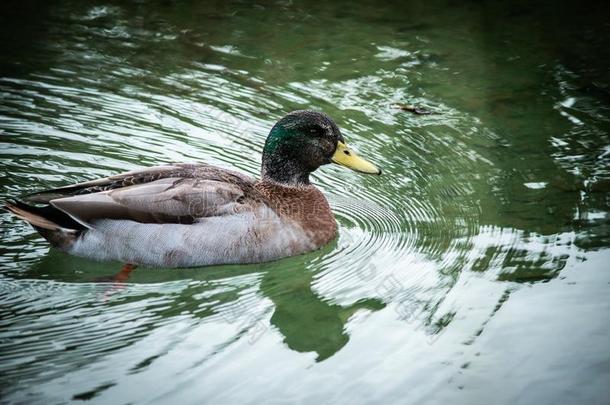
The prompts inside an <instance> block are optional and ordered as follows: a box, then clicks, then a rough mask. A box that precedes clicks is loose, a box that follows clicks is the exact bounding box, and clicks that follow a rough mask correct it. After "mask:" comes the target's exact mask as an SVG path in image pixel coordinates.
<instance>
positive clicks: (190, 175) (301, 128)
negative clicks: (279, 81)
mask: <svg viewBox="0 0 610 405" xmlns="http://www.w3.org/2000/svg"><path fill="white" fill-rule="evenodd" d="M331 162H332V163H337V164H339V165H343V166H346V167H348V168H351V169H353V170H356V171H358V172H361V173H369V174H381V170H379V169H378V168H377V167H375V166H374V165H373V164H372V163H369V162H368V161H366V160H364V159H362V158H360V157H358V156H357V155H356V154H355V153H354V152H353V151H352V150H350V149H349V148H348V146H347V145H346V143H345V140H344V139H343V136H342V135H341V132H340V130H339V128H338V127H337V125H336V124H335V123H334V122H333V120H332V119H331V118H330V117H329V116H328V115H326V114H324V113H321V112H315V111H294V112H291V113H289V114H288V115H286V116H284V117H283V118H282V119H280V120H279V121H278V122H277V123H276V124H275V125H274V126H273V128H272V129H271V131H270V133H269V135H268V137H267V140H266V142H265V145H264V148H263V156H262V165H261V178H260V180H255V179H253V178H251V177H249V176H246V175H244V174H241V173H239V172H236V171H233V170H227V169H223V168H220V167H215V166H212V165H208V164H205V163H194V164H193V163H178V164H169V165H165V166H156V167H149V168H145V169H141V170H135V171H131V172H127V173H122V174H118V175H115V176H110V177H106V178H103V179H99V180H93V181H88V182H84V183H79V184H75V185H70V186H65V187H60V188H56V189H52V190H46V191H42V192H38V193H34V194H30V195H28V196H26V197H24V198H23V199H22V201H14V202H10V203H7V204H6V205H5V208H6V209H7V210H9V211H10V212H12V213H13V214H14V215H16V216H17V217H19V218H21V219H23V220H25V221H27V222H29V223H30V224H31V225H32V226H33V227H34V228H35V229H36V230H37V231H38V232H39V233H40V234H41V235H42V236H43V237H44V238H45V239H46V240H47V241H49V242H50V244H51V245H53V246H54V247H56V248H58V249H60V250H63V251H64V252H67V253H69V254H73V255H76V256H82V257H87V258H90V259H95V260H117V261H121V262H124V263H129V264H133V265H148V266H162V267H191V266H204V265H213V264H239V263H258V262H265V261H271V260H276V259H280V258H282V257H287V256H293V255H298V254H302V253H305V252H309V251H312V250H315V249H318V248H320V247H322V246H324V245H325V244H327V243H329V242H330V241H331V240H333V239H334V238H335V235H336V232H337V224H336V222H335V218H334V216H333V214H332V212H331V209H330V206H329V204H328V201H327V200H326V198H325V197H324V195H323V194H322V192H320V190H318V189H317V188H316V187H315V186H314V185H312V184H311V183H310V181H309V175H310V174H311V173H312V172H313V171H315V170H316V169H318V168H319V167H320V166H322V165H325V164H328V163H331ZM32 204H36V205H32Z"/></svg>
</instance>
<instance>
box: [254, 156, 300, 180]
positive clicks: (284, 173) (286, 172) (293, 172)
mask: <svg viewBox="0 0 610 405" xmlns="http://www.w3.org/2000/svg"><path fill="white" fill-rule="evenodd" d="M310 174H311V172H310V171H309V170H307V169H306V168H304V167H301V166H300V165H299V163H298V162H297V161H294V160H284V159H278V158H274V157H273V156H265V157H264V158H263V164H262V167H261V179H262V180H263V181H271V182H274V183H278V184H281V185H285V186H289V187H290V186H292V187H298V186H307V185H309V184H310V183H309V175H310Z"/></svg>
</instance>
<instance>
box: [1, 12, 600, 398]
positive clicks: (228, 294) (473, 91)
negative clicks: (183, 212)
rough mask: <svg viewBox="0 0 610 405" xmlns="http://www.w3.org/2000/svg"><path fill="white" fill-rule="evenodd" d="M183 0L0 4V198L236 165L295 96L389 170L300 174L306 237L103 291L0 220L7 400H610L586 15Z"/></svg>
mask: <svg viewBox="0 0 610 405" xmlns="http://www.w3.org/2000/svg"><path fill="white" fill-rule="evenodd" d="M205 3H206V4H200V3H199V2H188V1H176V2H173V1H139V2H131V3H129V4H123V3H122V2H118V1H107V2H97V1H90V0H85V1H58V2H44V3H43V2H39V3H35V2H30V1H22V2H19V4H11V5H7V4H3V5H2V6H0V12H1V16H2V17H1V21H0V22H1V24H0V41H1V43H2V52H1V53H0V100H1V105H0V142H1V143H0V154H1V162H2V164H1V166H0V171H1V174H2V176H1V177H0V183H1V185H2V188H1V190H2V191H1V195H0V199H2V200H4V199H6V198H8V197H14V196H17V195H20V194H23V193H28V192H32V191H34V190H37V189H40V188H48V187H54V186H60V185H64V184H68V183H70V182H77V181H84V180H89V179H94V178H97V177H100V176H106V175H110V174H113V173H117V172H121V171H125V170H129V169H133V168H136V167H140V166H147V165H154V164H159V163H164V162H172V161H205V162H209V163H213V164H217V165H220V166H224V167H227V168H231V169H237V170H240V171H243V172H245V173H248V174H250V175H253V176H256V175H257V174H258V170H259V161H260V156H261V148H262V145H263V142H264V139H265V137H266V135H267V133H268V131H269V129H270V128H271V126H272V125H273V123H274V122H275V121H276V120H277V119H278V118H279V117H280V116H282V115H283V114H284V113H286V112H289V111H291V110H295V109H303V108H313V109H319V110H323V111H325V112H327V113H328V114H330V115H331V116H332V117H333V118H334V119H335V120H336V122H337V123H338V124H339V126H340V127H341V128H342V130H343V133H344V135H345V137H346V138H347V139H348V141H349V142H350V143H351V144H352V145H353V146H355V147H356V148H357V149H358V150H359V152H360V153H361V154H362V155H363V156H365V157H367V158H369V159H370V160H371V161H373V162H375V163H377V164H378V165H379V166H380V167H381V168H383V170H384V176H381V177H366V176H360V175H358V174H356V173H353V172H349V171H346V170H343V169H341V168H339V167H324V168H322V169H321V170H319V171H318V172H317V173H316V174H315V176H314V177H315V183H316V184H317V185H318V186H319V187H320V188H321V189H322V190H323V191H324V192H325V194H326V195H327V196H328V199H329V201H330V202H331V205H332V207H333V210H334V212H335V215H336V217H337V220H338V223H339V237H338V238H337V240H336V241H335V242H333V243H332V244H330V245H329V246H327V247H325V248H323V249H321V250H320V251H317V252H313V253H310V254H307V255H303V256H299V257H293V258H288V259H285V260H280V261H277V262H273V263H266V264H260V265H247V266H220V267H211V268H199V269H147V268H138V269H137V270H136V271H135V272H134V273H133V274H132V275H131V277H130V279H129V280H128V282H127V283H125V284H123V285H117V284H112V283H108V282H104V278H105V277H106V278H107V277H108V276H111V275H113V274H114V273H116V272H117V271H118V270H119V269H120V263H95V262H90V261H87V260H84V259H79V258H74V257H69V256H66V255H64V254H63V253H60V252H57V251H54V250H49V248H48V245H47V244H46V243H45V242H44V241H43V240H42V239H41V238H40V237H38V236H37V234H36V233H35V232H34V231H33V230H32V229H31V228H30V227H29V226H28V225H27V224H24V223H23V222H21V221H19V220H17V219H15V218H12V217H10V216H9V215H8V214H6V213H2V214H0V221H1V230H2V239H1V242H0V252H1V257H0V269H1V270H0V277H1V281H0V305H1V306H0V325H1V326H0V376H1V377H0V395H1V397H2V398H3V401H6V402H12V403H66V402H70V401H81V400H91V401H92V402H93V403H134V404H135V403H167V402H170V401H180V402H181V403H193V404H200V403H269V402H274V403H294V402H297V403H346V404H348V403H349V404H352V403H375V402H377V403H400V404H405V403H418V404H436V403H446V402H457V403H490V402H492V403H524V404H526V403H527V404H529V403H549V404H550V403H553V404H556V403H566V404H567V403H570V404H571V403H578V402H583V403H590V404H594V403H599V404H601V403H606V401H607V398H608V394H609V392H608V388H607V387H608V383H609V382H610V356H609V350H608V349H609V346H608V342H609V339H610V322H609V321H610V299H609V297H610V295H609V292H610V274H609V272H608V265H607V262H608V260H609V259H610V250H609V247H610V213H609V212H610V210H609V204H610V197H609V194H608V191H609V190H610V135H609V134H610V132H609V129H610V103H609V100H610V87H609V86H610V76H609V69H608V66H609V63H608V62H609V61H610V54H609V52H608V47H607V44H608V39H610V25H609V24H608V22H607V21H606V19H605V16H606V15H607V12H606V10H604V9H603V7H602V6H600V5H596V4H594V3H593V4H589V5H586V7H585V6H583V7H580V6H579V7H578V9H562V8H559V7H558V6H556V5H555V4H554V3H551V2H548V3H542V4H540V5H538V6H533V5H530V4H529V3H528V2H513V3H512V4H511V5H498V4H495V3H493V2H484V3H478V2H476V3H475V2H472V3H471V2H466V3H464V4H462V5H461V6H459V7H458V6H456V5H455V4H453V3H452V2H446V1H443V0H437V1H432V2H430V1H427V2H419V1H413V2H408V3H399V2H396V3H395V4H394V3H390V4H385V5H382V4H377V3H376V2H363V3H361V4H354V3H353V2H332V4H323V5H322V4H318V3H314V2H308V1H294V2H282V1H278V2H271V1H265V2H261V3H260V4H256V5H253V4H250V3H249V2H243V3H241V2H230V3H227V2H205ZM395 104H414V105H416V106H419V107H422V108H427V109H429V110H430V111H432V112H434V114H429V115H416V114H412V113H410V112H408V111H402V110H400V109H398V108H396V106H395Z"/></svg>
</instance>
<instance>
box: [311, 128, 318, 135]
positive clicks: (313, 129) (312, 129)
mask: <svg viewBox="0 0 610 405" xmlns="http://www.w3.org/2000/svg"><path fill="white" fill-rule="evenodd" d="M309 133H310V134H319V133H320V128H310V129H309Z"/></svg>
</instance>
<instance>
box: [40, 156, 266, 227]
mask: <svg viewBox="0 0 610 405" xmlns="http://www.w3.org/2000/svg"><path fill="white" fill-rule="evenodd" d="M54 196H55V197H54ZM57 197H59V198H57ZM29 200H30V201H35V202H48V203H49V204H50V205H51V206H52V207H54V208H56V209H58V210H60V211H62V212H64V213H65V214H67V215H69V216H70V217H71V218H72V219H74V220H75V221H77V222H79V223H80V224H82V225H84V226H86V227H93V226H94V223H95V221H97V220H103V219H129V220H133V221H137V222H142V223H182V224H190V223H193V222H196V221H197V219H198V218H203V217H211V216H226V215H232V214H235V213H238V212H244V211H248V210H253V209H255V207H256V206H258V205H259V204H261V203H262V200H261V196H260V195H259V194H258V192H257V191H256V189H255V188H254V180H253V179H251V178H249V177H247V176H244V175H242V174H239V173H236V172H232V171H228V170H224V169H221V168H217V167H214V166H209V165H172V166H161V167H155V168H150V169H145V170H141V171H135V172H129V173H125V174H122V175H117V176H112V177H108V178H106V179H100V180H95V181H92V182H87V183H81V184H78V185H74V186H68V187H63V188H59V189H55V190H50V191H47V192H43V193H38V194H35V195H32V196H30V199H29Z"/></svg>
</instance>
